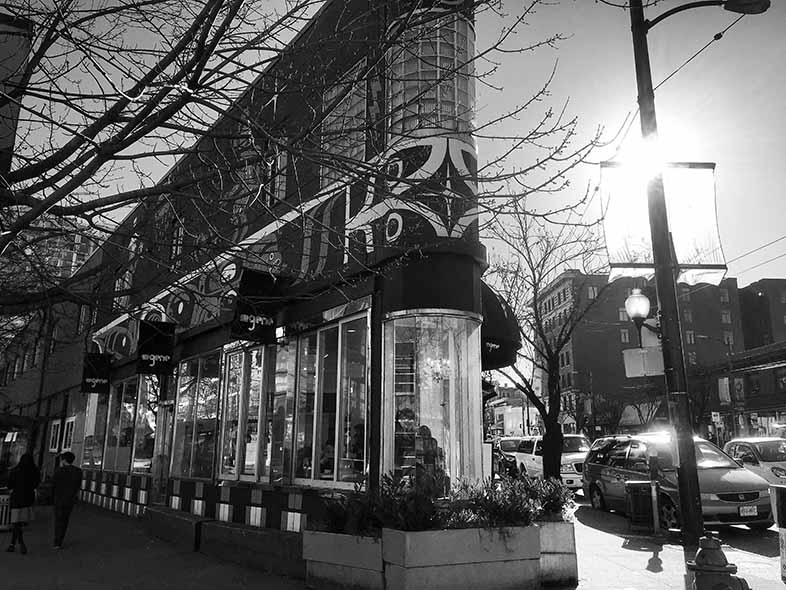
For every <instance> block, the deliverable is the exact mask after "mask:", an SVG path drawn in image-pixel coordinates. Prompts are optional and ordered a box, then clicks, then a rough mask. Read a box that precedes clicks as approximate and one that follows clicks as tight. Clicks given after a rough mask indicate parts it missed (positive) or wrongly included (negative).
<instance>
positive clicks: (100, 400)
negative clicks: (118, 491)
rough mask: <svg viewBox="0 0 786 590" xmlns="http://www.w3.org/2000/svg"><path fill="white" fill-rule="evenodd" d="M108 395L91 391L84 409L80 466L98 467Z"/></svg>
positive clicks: (99, 466)
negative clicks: (83, 435) (83, 432)
mask: <svg viewBox="0 0 786 590" xmlns="http://www.w3.org/2000/svg"><path fill="white" fill-rule="evenodd" d="M108 407H109V396H108V395H103V394H98V393H91V394H90V396H89V397H88V399H87V408H86V410H85V437H84V445H83V447H82V466H83V467H88V468H93V469H100V468H101V465H102V460H103V456H104V435H105V432H106V414H107V411H108Z"/></svg>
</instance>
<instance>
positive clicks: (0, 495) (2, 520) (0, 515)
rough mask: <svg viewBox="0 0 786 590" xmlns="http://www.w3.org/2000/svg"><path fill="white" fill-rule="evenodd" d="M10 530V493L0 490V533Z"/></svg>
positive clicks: (7, 490)
mask: <svg viewBox="0 0 786 590" xmlns="http://www.w3.org/2000/svg"><path fill="white" fill-rule="evenodd" d="M10 530H11V492H10V490H9V489H8V488H0V531H10Z"/></svg>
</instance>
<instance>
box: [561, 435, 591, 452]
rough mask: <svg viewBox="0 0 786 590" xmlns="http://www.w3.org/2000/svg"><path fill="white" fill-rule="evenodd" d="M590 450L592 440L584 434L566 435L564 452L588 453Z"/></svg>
mask: <svg viewBox="0 0 786 590" xmlns="http://www.w3.org/2000/svg"><path fill="white" fill-rule="evenodd" d="M589 450H590V442H589V440H588V439H587V438H586V437H583V436H566V437H565V438H564V439H562V452H563V453H586V452H587V451H589Z"/></svg>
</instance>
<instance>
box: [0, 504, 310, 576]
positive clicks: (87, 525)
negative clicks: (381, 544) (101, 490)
mask: <svg viewBox="0 0 786 590" xmlns="http://www.w3.org/2000/svg"><path fill="white" fill-rule="evenodd" d="M51 511H52V509H51V507H49V506H39V507H37V508H36V521H35V522H34V523H32V524H31V525H30V527H28V530H26V531H25V542H26V544H27V548H28V554H27V555H22V554H20V553H19V550H18V548H17V551H16V552H15V553H6V552H5V548H6V547H7V546H8V542H9V541H10V539H11V534H10V532H0V588H4V589H5V588H8V589H9V590H34V589H35V590H60V589H62V590H71V589H74V590H98V589H104V588H111V589H112V590H126V589H128V590H131V589H133V590H139V588H145V589H146V590H156V589H159V588H161V589H170V588H171V589H173V590H175V589H177V590H182V589H186V588H187V589H189V590H217V589H222V588H232V589H233V590H243V589H246V588H249V589H250V588H255V589H259V590H303V589H305V584H304V583H303V581H302V580H293V579H288V578H283V577H279V576H274V575H271V574H266V573H264V572H260V571H256V570H250V569H245V568H242V567H240V566H237V565H235V564H230V563H223V562H217V561H213V560H211V559H209V558H207V557H206V556H204V555H201V554H199V553H193V552H183V551H179V550H178V549H176V548H175V547H174V546H172V545H170V544H169V543H166V542H164V541H160V540H158V539H152V538H150V537H148V536H147V535H145V533H144V532H143V531H142V528H141V526H140V524H139V523H138V522H137V521H135V520H133V519H130V518H128V517H124V516H120V515H116V514H114V513H112V512H107V511H105V510H100V509H98V508H94V507H92V506H89V505H84V504H82V505H79V506H77V507H76V509H75V510H74V513H73V514H72V516H71V523H70V525H69V528H68V533H67V535H66V539H65V545H64V548H63V549H61V550H59V551H57V550H54V549H52V512H51Z"/></svg>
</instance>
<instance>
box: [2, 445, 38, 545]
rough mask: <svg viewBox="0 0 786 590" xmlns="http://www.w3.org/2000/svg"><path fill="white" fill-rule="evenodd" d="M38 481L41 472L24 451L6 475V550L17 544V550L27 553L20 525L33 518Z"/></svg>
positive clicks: (31, 456) (29, 455)
mask: <svg viewBox="0 0 786 590" xmlns="http://www.w3.org/2000/svg"><path fill="white" fill-rule="evenodd" d="M39 483H41V472H40V471H38V467H36V466H35V461H33V455H31V454H30V453H25V454H24V455H22V456H21V457H20V458H19V463H18V464H17V465H16V467H14V468H13V469H12V470H11V473H10V474H9V475H8V487H9V488H10V489H11V544H10V545H9V546H8V549H6V551H9V552H11V551H14V550H16V545H17V544H19V552H20V553H22V554H25V553H27V545H25V538H24V534H23V532H22V527H23V526H25V525H26V524H27V523H29V522H30V521H32V520H33V504H35V490H36V488H37V487H38V484H39Z"/></svg>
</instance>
